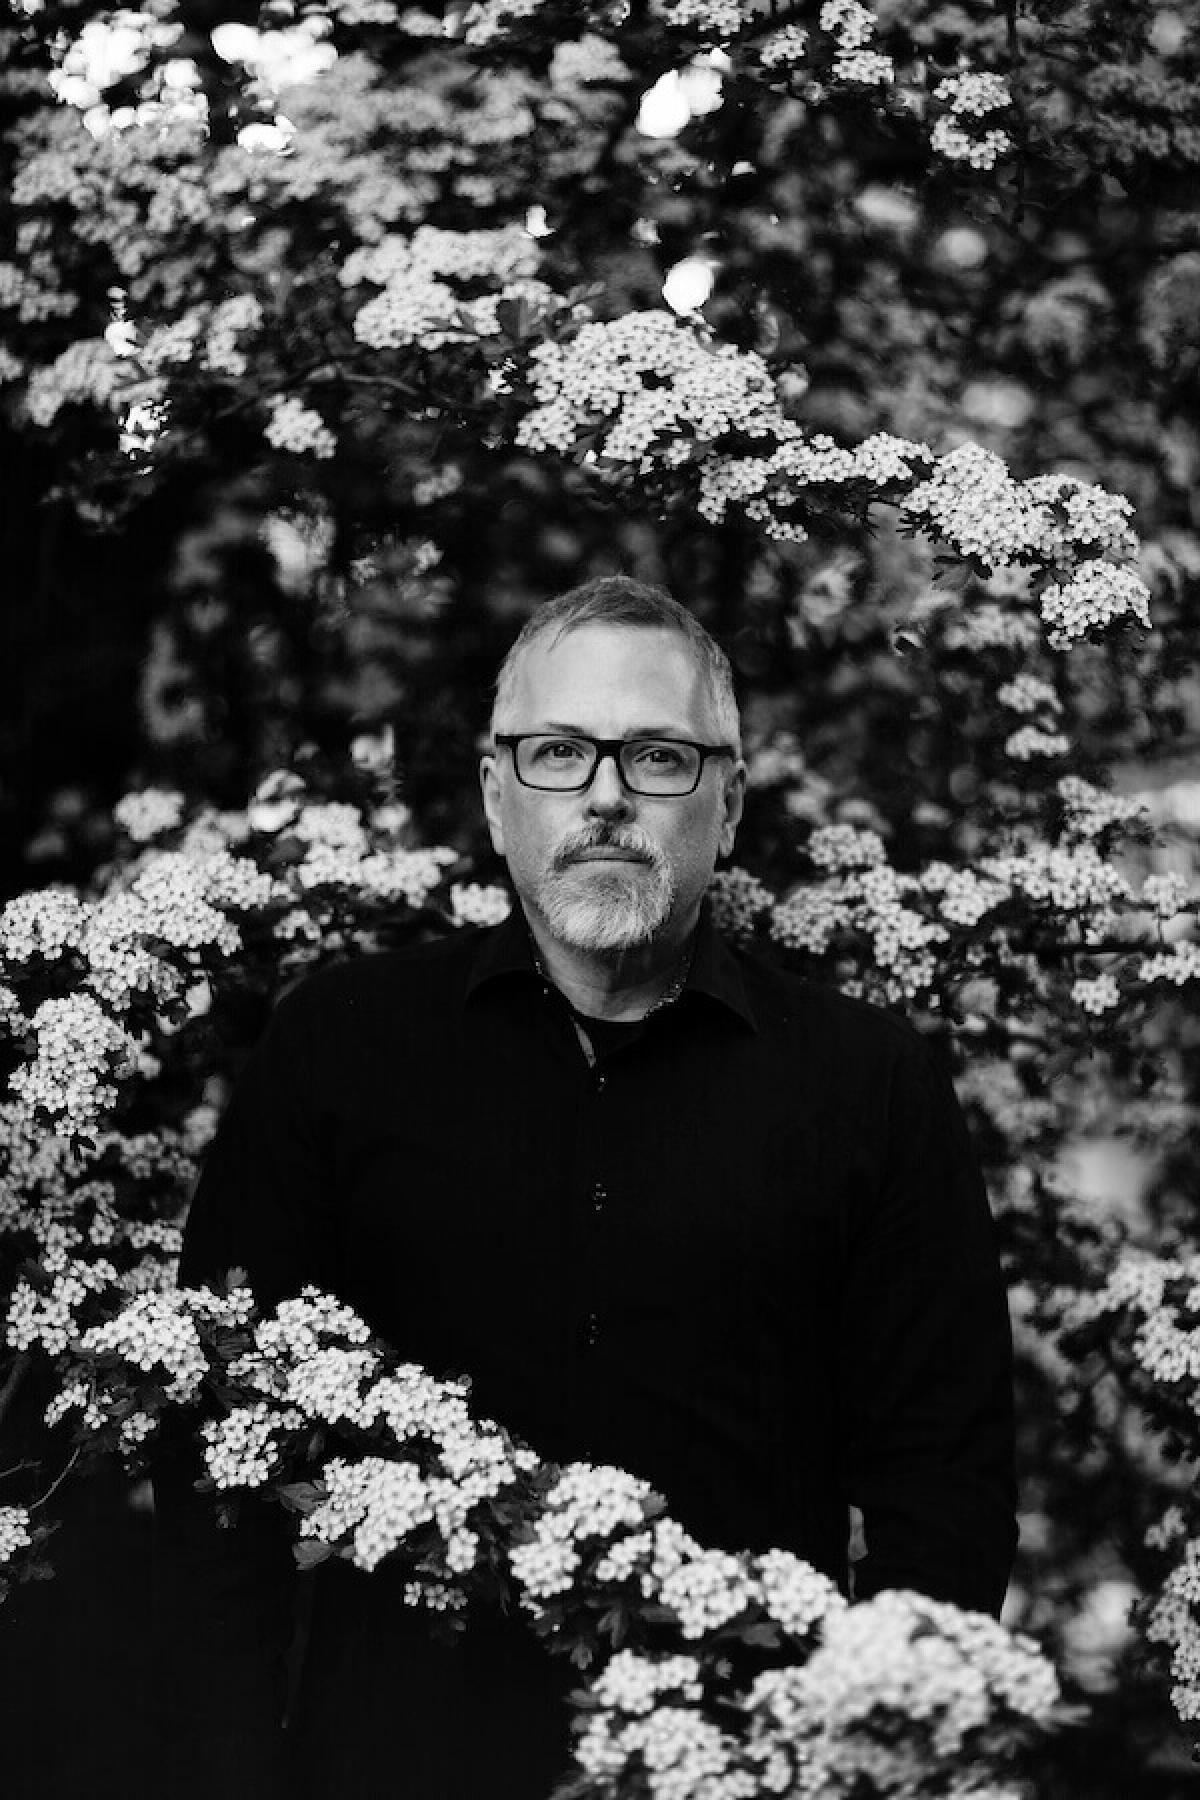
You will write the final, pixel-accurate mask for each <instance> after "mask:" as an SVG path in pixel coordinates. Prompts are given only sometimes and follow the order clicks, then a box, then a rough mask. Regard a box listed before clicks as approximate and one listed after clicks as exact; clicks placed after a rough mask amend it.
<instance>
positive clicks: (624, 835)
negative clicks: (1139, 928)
mask: <svg viewBox="0 0 1200 1800" xmlns="http://www.w3.org/2000/svg"><path fill="white" fill-rule="evenodd" d="M492 724H493V742H494V748H492V749H490V750H489V751H488V753H487V754H486V755H485V756H484V757H483V760H482V765H481V776H482V787H483V804H484V810H485V812H486V815H487V822H488V827H489V830H490V832H491V837H492V842H493V844H494V846H495V848H496V850H497V851H498V852H499V853H500V854H501V855H502V856H503V857H504V858H505V860H506V861H507V864H508V869H509V874H510V876H511V879H512V885H513V888H514V889H515V894H516V905H515V907H514V909H513V913H512V917H511V919H510V920H509V921H508V922H507V923H506V924H504V925H502V926H500V927H498V928H493V929H490V930H483V931H474V932H464V933H460V934H456V935H454V936H452V937H451V938H449V939H447V940H446V941H444V942H441V943H438V944H436V945H433V946H427V947H422V948H420V949H416V950H410V951H404V952H399V953H394V954H388V955H382V956H376V957H368V958H363V959H360V960H359V961H358V962H356V963H347V964H344V965H342V966H340V967H338V968H336V969H333V970H329V971H326V972H325V973H323V974H321V975H318V976H315V977H313V978H312V979H311V980H309V981H307V982H305V983H302V984H301V985H300V987H299V988H298V989H297V990H296V991H295V992H293V993H292V994H291V995H290V996H288V998H287V999H285V1001H284V1002H283V1003H282V1004H281V1005H280V1007H279V1008H278V1009H277V1012H276V1015H275V1019H274V1022H273V1024H272V1026H271V1028H270V1030H269V1031H268V1033H267V1036H266V1038H265V1041H264V1043H263V1044H262V1045H261V1046H260V1048H259V1050H258V1052H257V1053H256V1055H255V1057H254V1058H253V1059H252V1061H251V1064H250V1066H249V1068H248V1069H247V1072H246V1074H245V1076H244V1078H243V1080H242V1082H241V1084H240V1085H239V1088H238V1091H237V1093H236V1094H235V1096H234V1098H233V1100H232V1101H231V1103H230V1106H229V1108H228V1111H227V1114H226V1117H225V1119H224V1121H223V1124H222V1129H221V1132H220V1133H219V1136H218V1139H217V1141H216V1143H215V1144H214V1147H213V1150H212V1152H211V1154H210V1157H209V1161H208V1165H207V1167H206V1170H205V1174H204V1178H203V1180H202V1182H201V1184H200V1188H199V1191H198V1193H197V1196H196V1201H195V1205H194V1208H193V1213H192V1218H191V1221H190V1224H189V1229H188V1235H187V1243H186V1248H185V1253H184V1261H183V1269H182V1275H183V1279H184V1280H185V1281H189V1282H194V1281H200V1280H204V1279H211V1278H213V1277H216V1276H218V1275H219V1274H220V1273H221V1272H223V1271H224V1270H225V1269H227V1268H228V1267H230V1266H231V1265H240V1266H242V1267H244V1268H246V1269H247V1270H248V1272H249V1275H250V1278H251V1281H252V1283H253V1284H254V1286H255V1288H256V1290H257V1291H258V1293H259V1295H260V1296H261V1298H262V1299H263V1300H264V1301H265V1302H267V1303H271V1302H274V1301H276V1300H278V1299H280V1298H282V1297H283V1296H285V1295H288V1294H291V1293H295V1292H297V1291H298V1290H299V1289H300V1288H301V1287H302V1286H303V1285H304V1284H305V1283H306V1282H314V1283H316V1284H318V1285H319V1286H321V1287H322V1288H324V1289H326V1290H329V1291H332V1292H334V1293H336V1294H338V1295H339V1296H341V1297H342V1298H343V1299H345V1300H346V1301H348V1302H350V1303H351V1304H352V1305H353V1306H355V1307H357V1308H358V1309H359V1311H360V1312H361V1313H362V1314H363V1315H364V1316H365V1317H366V1318H367V1320H368V1321H369V1322H370V1324H371V1325H372V1326H373V1327H374V1329H375V1330H376V1331H378V1332H379V1333H380V1334H381V1335H383V1336H385V1337H386V1338H388V1339H389V1340H390V1341H391V1342H392V1343H394V1344H395V1345H397V1346H398V1347H399V1348H400V1349H401V1350H402V1352H403V1354H404V1355H405V1356H406V1357H409V1358H411V1359H412V1360H415V1361H420V1362H423V1363H425V1364H426V1365H428V1366H429V1367H430V1368H432V1369H433V1370H434V1371H435V1372H438V1373H451V1372H453V1373H460V1372H465V1373H468V1374H470V1375H471V1376H472V1378H473V1380H474V1383H475V1400H476V1403H477V1405H478V1407H479V1408H480V1410H481V1411H482V1412H484V1413H486V1414H487V1415H489V1416H491V1417H494V1418H496V1419H499V1420H501V1421H502V1422H504V1423H505V1424H506V1425H507V1426H509V1428H510V1429H512V1430H513V1431H515V1432H516V1433H518V1434H520V1435H521V1436H522V1437H524V1438H525V1439H526V1440H528V1441H529V1442H530V1443H531V1444H533V1445H534V1446H535V1448H537V1449H538V1450H539V1451H541V1452H542V1453H543V1454H545V1455H547V1456H549V1457H552V1458H554V1459H556V1460H568V1459H574V1458H588V1459H592V1460H595V1461H598V1462H609V1463H616V1464H619V1465H622V1466H624V1467H626V1468H628V1469H630V1470H632V1471H633V1472H634V1473H636V1474H638V1475H640V1476H643V1477H645V1478H647V1479H648V1480H650V1481H651V1482H652V1483H653V1484H654V1486H655V1487H657V1488H658V1489H660V1490H661V1491H662V1492H663V1493H664V1494H665V1495H666V1497H667V1501H668V1503H669V1506H670V1508H671V1511H672V1513H673V1514H674V1515H675V1516H676V1517H678V1518H679V1519H680V1520H681V1521H682V1522H683V1523H684V1524H685V1525H686V1526H687V1527H688V1528H689V1529H690V1530H691V1531H692V1532H693V1533H694V1534H695V1535H696V1536H697V1537H699V1538H700V1539H701V1540H703V1541H705V1542H707V1543H709V1544H711V1545H720V1546H724V1547H727V1548H752V1549H765V1548H767V1547H768V1546H770V1545H782V1546H786V1547H788V1548H791V1549H793V1550H795V1551H797V1552H798V1553H799V1554H801V1555H802V1556H804V1557H807V1558H808V1559H809V1560H810V1561H812V1562H813V1563H815V1564H816V1565H817V1566H818V1567H819V1568H821V1569H823V1570H825V1571H826V1572H827V1573H828V1574H830V1575H831V1576H833V1577H834V1578H835V1579H837V1580H838V1581H840V1582H841V1583H842V1584H843V1585H846V1584H847V1581H848V1571H847V1511H848V1507H849V1506H850V1505H851V1504H853V1505H855V1506H857V1507H859V1508H860V1509H861V1511H862V1513H863V1515H864V1517H865V1536H866V1547H867V1554H866V1556H865V1559H864V1560H862V1561H860V1562H859V1563H858V1565H857V1579H856V1587H857V1592H858V1593H859V1594H860V1595H863V1594H869V1593H873V1592H875V1591H877V1590H878V1589H879V1588H881V1587H886V1586H911V1587H915V1588H918V1589H921V1590H923V1591H925V1592H926V1593H929V1594H932V1595H935V1596H938V1597H942V1598H946V1599H950V1600H954V1601H957V1602H958V1603H960V1604H962V1605H965V1606H970V1607H978V1608H983V1609H987V1610H990V1611H993V1612H996V1611H998V1610H999V1607H1000V1604H1001V1601H1002V1598H1003V1594H1004V1588H1005V1583H1006V1580H1007V1576H1008V1571H1009V1567H1010V1561H1011V1555H1012V1550H1013V1543H1014V1524H1013V1482H1012V1417H1011V1376H1010V1342H1009V1330H1008V1316H1007V1311H1006V1306H1005V1297H1004V1292H1003V1287H1002V1284H1001V1280H1000V1276H999V1272H998V1267H997V1262H996V1256H995V1251H994V1248H993V1242H992V1230H991V1220H990V1216H989V1213H988V1209H987V1202H986V1198H985V1196H984V1193H983V1189H982V1185H981V1182H980V1179H979V1175H978V1172H977V1169H976V1167H975V1164H974V1161H973V1158H972V1155H971V1151H970V1148H969V1146H968V1143H967V1139H966V1135H965V1131H964V1126H963V1123H962V1119H961V1116H960V1114H959V1111H958V1108H957V1106H956V1103H955V1101H954V1098H953V1094H952V1091H951V1089H950V1086H949V1083H948V1081H947V1079H946V1077H945V1076H944V1074H943V1073H941V1072H940V1070H939V1069H938V1067H937V1066H936V1064H935V1062H934V1060H933V1058H932V1056H931V1054H930V1053H929V1052H928V1050H927V1049H926V1047H925V1046H924V1044H923V1043H922V1041H921V1040H920V1039H919V1038H918V1037H917V1035H916V1034H915V1033H914V1032H913V1031H912V1030H910V1029H909V1028H908V1027H907V1026H905V1025H904V1024H902V1023H901V1022H899V1021H898V1020H896V1019H894V1018H892V1017H891V1016H890V1015H888V1014H886V1013H884V1012H882V1011H880V1010H878V1009H875V1008H872V1007H869V1006H866V1005H863V1004H861V1003H857V1002H854V1001H851V1000H848V999H846V998H844V997H842V996H840V995H838V994H836V993H834V992H831V991H829V990H827V989H823V988H821V987H818V986H816V985H811V984H809V983H806V982H805V981H803V980H801V979H799V978H797V977H796V976H794V975H790V974H784V973H781V972H779V971H776V970H773V969H772V968H770V967H768V966H767V965H766V964H765V963H763V962H761V961H759V960H758V959H756V958H752V957H748V956H743V955H740V954H737V953H735V952H733V951H732V950H731V949H730V948H729V947H727V946H726V945H725V944H724V943H723V942H722V941H721V939H720V937H719V936H718V935H717V933H716V932H715V930H714V928H713V924H712V920H711V917H710V915H709V911H708V908H707V906H706V903H705V891H706V889H707V887H708V885H709V882H710V879H711V876H712V872H713V867H714V864H715V861H716V859H717V857H718V856H721V855H726V856H727V855H728V854H729V853H730V852H731V850H732V848H733V842H734V834H735V832H736V829H737V825H738V821H739V818H740V816H741V810H742V799H743V793H744V788H745V766H744V764H743V762H742V759H741V750H740V743H739V728H738V716H737V708H736V704H735V702H734V698H733V690H732V684H731V679H730V672H729V665H728V663H727V661H726V659H725V657H724V656H723V654H722V653H721V651H720V650H719V649H718V647H717V646H716V645H715V643H713V641H712V640H711V639H710V638H709V637H708V635H707V633H705V632H704V631H703V630H702V629H701V628H700V627H699V626H698V624H697V623H696V622H695V621H694V620H693V619H692V617H691V615H690V614H688V613H687V612H686V611H685V609H684V608H682V607H681V606H679V605H678V604H677V603H676V602H674V601H673V600H671V599H669V598H668V597H667V596H666V595H664V594H662V593H660V592H659V591H657V590H654V589H649V588H646V587H643V586H641V585H640V584H638V583H635V582H632V581H627V580H624V579H617V578H614V579H609V580H602V581H598V582H593V583H590V584H589V585H587V586H586V587H583V588H580V589H577V590H575V591H573V592H572V593H569V594H566V595H564V596H562V597H561V598H560V599H558V600H556V601H552V602H551V603H549V604H548V605H547V606H544V607H543V608H542V609H541V610H539V611H538V612H537V613H535V614H534V616H533V617H532V619H531V620H530V621H529V623H528V624H527V625H526V627H525V629H524V630H523V631H522V633H521V635H520V637H519V638H518V640H517V642H516V644H515V645H514V647H513V649H512V651H511V652H510V654H509V656H508V658H507V659H506V661H505V664H504V666H503V668H502V670H501V673H500V677H499V681H498V685H497V694H496V704H495V710H494V715H493V721H492ZM159 1510H160V1530H161V1533H162V1539H163V1571H164V1596H165V1601H164V1603H165V1606H166V1616H167V1630H166V1632H165V1638H166V1640H167V1642H166V1645H165V1652H166V1653H169V1655H170V1658H171V1661H170V1662H169V1664H166V1665H165V1666H166V1667H167V1668H168V1679H167V1684H166V1685H167V1688H168V1701H169V1735H170V1737H171V1739H172V1742H173V1744H174V1746H175V1751H176V1767H175V1776H174V1780H175V1785H174V1786H173V1787H172V1788H171V1789H170V1791H171V1792H172V1794H173V1795H188V1794H191V1793H196V1794H199V1793H200V1792H201V1791H205V1792H208V1793H219V1794H221V1795H222V1796H224V1797H225V1800H230V1797H231V1796H233V1797H237V1796H245V1797H246V1800H262V1797H263V1796H267V1795H274V1794H276V1793H287V1794H288V1795H307V1796H312V1800H342V1797H343V1796H344V1797H345V1800H351V1797H353V1800H375V1797H376V1796H378V1797H379V1800H383V1796H385V1795H386V1796H388V1797H389V1800H392V1797H393V1796H403V1797H404V1800H474V1797H475V1796H483V1795H488V1796H492V1797H498V1800H538V1797H539V1796H542V1795H545V1794H547V1793H548V1792H549V1790H550V1788H551V1786H552V1785H553V1782H554V1780H555V1778H556V1776H557V1775H559V1774H561V1772H562V1769H563V1766H564V1760H565V1744H566V1739H565V1733H564V1720H563V1713H562V1708H561V1696H562V1694H563V1692H564V1691H565V1689H566V1687H568V1686H569V1685H570V1677H569V1674H567V1673H566V1672H564V1671H562V1670H561V1669H560V1668H559V1666H558V1665H557V1664H556V1663H555V1661H554V1660H553V1659H552V1658H550V1657H549V1656H547V1655H546V1653H545V1652H544V1651H543V1650H542V1649H541V1648H540V1647H539V1646H537V1645H536V1644H535V1643H534V1642H533V1640H532V1638H531V1637H530V1636H529V1634H527V1633H526V1632H525V1631H524V1628H523V1627H522V1626H521V1625H520V1623H519V1621H505V1620H502V1619H495V1620H481V1621H479V1622H478V1623H477V1624H472V1626H471V1628H470V1630H469V1632H468V1635H467V1638H466V1640H465V1642H464V1643H463V1644H462V1645H461V1646H459V1647H454V1648H443V1647H441V1646H440V1645H439V1644H437V1643H433V1642H431V1640H430V1638H429V1634H428V1629H427V1626H426V1624H425V1622H424V1620H423V1619H421V1618H420V1617H413V1616H412V1615H410V1614H409V1613H406V1611H405V1609H404V1607H403V1604H402V1600H401V1595H400V1584H399V1583H398V1582H397V1581H396V1580H394V1579H393V1578H392V1576H391V1574H390V1572H389V1570H388V1567H387V1565H386V1564H385V1565H383V1566H382V1567H381V1568H380V1569H378V1570H377V1571H376V1572H375V1573H373V1574H371V1575H365V1574H362V1573H360V1572H358V1571H356V1570H353V1569H350V1568H348V1567H346V1566H345V1565H341V1564H333V1565H329V1564H327V1565H325V1566H324V1567H323V1568H322V1569H321V1570H319V1571H318V1572H317V1575H316V1576H315V1577H305V1578H303V1580H304V1583H305V1584H306V1585H305V1591H306V1592H309V1593H310V1594H311V1595H312V1597H313V1607H312V1618H311V1622H310V1628H309V1631H308V1638H307V1648H306V1652H305V1655H304V1658H303V1668H302V1670H301V1672H300V1676H299V1680H298V1681H297V1682H295V1683H294V1684H293V1685H294V1695H293V1699H292V1702H291V1708H290V1717H289V1722H288V1728H287V1731H286V1732H285V1733H281V1732H280V1731H279V1729H278V1720H279V1716H280V1713H281V1710H282V1706H283V1692H284V1678H283V1667H284V1654H285V1651H286V1648H287V1636H288V1621H289V1610H288V1607H289V1588H290V1586H292V1585H294V1583H295V1578H294V1577H293V1576H292V1574H291V1566H290V1561H289V1554H288V1547H287V1543H286V1540H285V1537H284V1535H283V1532H282V1529H281V1528H280V1526H279V1523H278V1521H277V1519H276V1517H275V1513H274V1512H272V1511H270V1509H263V1510H261V1511H259V1512H257V1513H256V1512H254V1511H253V1510H252V1509H247V1513H248V1516H247V1518H246V1519H245V1522H244V1523H243V1524H242V1525H240V1526H239V1527H238V1529H237V1531H236V1532H232V1533H228V1534H225V1535H224V1537H223V1538H222V1537H221V1536H220V1535H219V1534H217V1533H216V1532H214V1531H213V1530H212V1528H211V1526H210V1525H208V1523H207V1520H206V1519H205V1518H203V1517H202V1516H201V1513H200V1512H199V1511H198V1509H197V1503H196V1501H195V1500H194V1499H190V1498H189V1496H188V1494H187V1486H186V1482H185V1481H183V1480H182V1479H181V1478H180V1477H179V1476H178V1475H176V1476H175V1477H172V1476H171V1475H169V1474H165V1475H164V1476H163V1478H162V1480H161V1481H160V1509H159ZM285 1743H286V1745H287V1754H286V1756H285V1751H284V1745H285Z"/></svg>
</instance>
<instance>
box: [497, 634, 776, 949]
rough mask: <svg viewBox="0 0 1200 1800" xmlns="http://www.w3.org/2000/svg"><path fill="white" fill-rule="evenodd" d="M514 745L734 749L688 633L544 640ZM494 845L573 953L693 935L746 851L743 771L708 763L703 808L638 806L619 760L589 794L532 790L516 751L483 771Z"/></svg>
mask: <svg viewBox="0 0 1200 1800" xmlns="http://www.w3.org/2000/svg"><path fill="white" fill-rule="evenodd" d="M500 725H501V729H503V730H505V731H521V732H524V731H562V732H564V733H568V732H582V733H585V734H586V735H588V736H590V737H606V738H627V737H651V736H652V737H675V738H688V739H691V740H692V741H693V742H696V743H702V744H715V743H719V742H720V741H722V740H721V737H720V733H719V732H718V730H717V725H716V720H715V718H714V716H713V707H712V701H711V698H710V696H709V691H708V683H707V679H706V677H705V674H704V672H703V670H702V668H701V666H700V663H699V662H698V660H697V659H696V657H695V656H694V655H693V653H692V650H691V648H690V646H689V644H688V642H687V640H686V638H683V637H681V636H680V635H679V633H678V632H674V631H669V630H660V629H658V628H653V629H651V628H647V627H643V626H630V625H604V624H593V625H581V626H579V627H577V628H576V629H575V630H573V631H568V632H567V633H566V634H565V635H564V636H562V637H560V638H558V639H557V641H556V640H555V637H554V634H553V632H548V633H547V634H546V635H545V637H543V638H540V639H536V640H535V641H534V643H533V644H531V645H530V647H529V649H528V650H527V651H525V653H524V655H523V656H522V658H521V660H520V662H519V664H518V666H517V680H516V691H515V694H514V696H513V702H512V705H511V708H510V709H509V710H508V711H507V713H506V716H505V717H504V718H503V719H502V720H501V721H500ZM480 775H481V781H482V786H483V806H484V812H485V814H486V816H487V822H488V829H489V831H490V833H491V839H492V845H493V847H494V849H495V850H496V851H497V853H498V854H499V855H501V856H503V857H504V858H505V860H506V861H507V863H508V869H509V874H510V876H511V877H512V882H513V886H514V887H515V888H516V891H517V893H518V895H519V896H520V899H521V901H522V902H523V904H524V905H525V907H526V908H527V909H528V910H530V911H532V912H534V913H536V914H537V915H538V916H539V917H540V919H541V920H542V922H543V923H544V924H545V926H546V927H547V929H548V930H549V931H550V933H551V935H552V936H553V937H555V938H557V939H559V940H560V941H561V942H563V943H564V944H567V945H569V946H570V947H571V948H573V949H576V950H581V951H588V952H592V953H593V954H605V953H607V954H615V953H619V952H622V951H626V950H631V949H635V948H637V947H638V946H639V945H642V944H648V943H650V942H652V941H654V940H655V939H658V938H665V939H668V940H672V939H679V938H682V937H683V936H684V935H685V934H686V932H687V931H688V930H690V929H691V926H692V924H693V923H694V921H695V916H696V913H697V911H698V910H699V905H700V901H701V898H702V897H703V894H704V891H705V889H706V888H707V886H708V884H709V881H710V880H711V878H712V872H713V867H714V864H715V862H716V859H717V857H718V855H724V856H727V855H729V853H730V852H731V851H732V849H733V840H734V833H735V831H736V828H737V823H738V820H739V818H740V817H741V811H742V797H743V791H744V787H745V769H744V766H743V765H742V764H741V763H740V762H737V763H735V762H734V761H733V759H732V758H730V757H710V758H708V759H707V760H706V762H705V765H704V769H703V772H702V774H701V777H700V784H699V786H698V787H697V789H696V792H695V793H694V794H687V795H684V796H682V797H680V798H677V799H667V798H662V797H647V796H646V795H643V794H631V793H628V792H627V791H626V789H625V787H624V785H623V783H622V781H621V778H620V774H619V772H618V770H617V768H616V765H615V763H614V762H613V760H612V758H605V760H604V761H602V762H601V764H600V766H599V767H598V768H597V770H596V773H595V775H594V776H593V778H592V782H591V785H590V786H589V787H587V788H586V789H585V790H584V791H583V792H582V793H575V794H565V793H547V792H544V791H540V790H536V789H533V788H528V787H524V786H522V784H521V783H520V782H519V781H518V780H517V776H516V771H515V770H514V768H513V763H512V755H511V752H510V751H509V750H508V749H506V748H505V749H500V750H498V751H497V752H496V753H495V754H494V755H487V756H485V757H484V758H483V760H482V763H481V765H480Z"/></svg>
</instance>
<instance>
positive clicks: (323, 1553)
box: [292, 1538, 333, 1569]
mask: <svg viewBox="0 0 1200 1800" xmlns="http://www.w3.org/2000/svg"><path fill="white" fill-rule="evenodd" d="M292 1555H293V1556H294V1557H295V1558H296V1563H297V1566H298V1567H299V1568H301V1569H315V1568H316V1567H317V1565H318V1563H323V1562H327V1561H328V1560H329V1558H330V1557H331V1556H332V1555H333V1546H332V1545H331V1544H321V1543H318V1542H317V1540H316V1539H315V1538H305V1539H303V1541H302V1542H301V1543H298V1544H293V1545H292Z"/></svg>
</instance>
